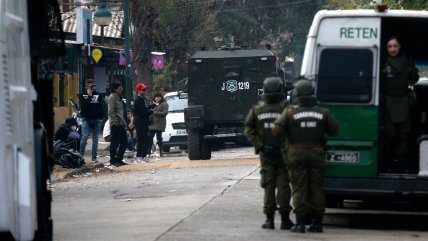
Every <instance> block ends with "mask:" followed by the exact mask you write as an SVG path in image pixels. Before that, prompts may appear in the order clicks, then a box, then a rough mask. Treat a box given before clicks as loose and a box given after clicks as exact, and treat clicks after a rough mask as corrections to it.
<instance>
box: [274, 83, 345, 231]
mask: <svg viewBox="0 0 428 241" xmlns="http://www.w3.org/2000/svg"><path fill="white" fill-rule="evenodd" d="M313 93H314V88H313V86H312V83H311V82H310V81H308V80H300V81H298V82H297V83H296V85H295V89H294V94H295V97H296V99H295V102H294V103H293V105H290V106H288V107H287V108H286V109H285V110H284V112H282V114H281V116H280V117H279V118H278V119H277V120H276V121H275V125H274V127H273V128H272V132H273V135H274V136H276V137H278V136H284V134H285V137H286V139H287V141H286V151H287V167H288V170H289V176H290V181H291V186H292V189H293V205H294V213H295V214H296V225H295V226H294V227H292V228H291V231H293V232H300V233H304V232H305V230H306V227H305V223H310V227H309V229H308V231H310V232H322V231H323V230H322V217H323V214H324V211H325V197H324V192H323V189H322V187H323V179H324V166H325V151H324V142H325V141H324V133H326V134H328V135H333V136H334V135H337V133H338V128H339V127H338V123H337V121H336V120H335V119H334V117H333V116H332V115H331V114H330V112H329V111H328V110H327V109H324V108H321V107H319V106H317V101H316V99H315V98H314V97H313V96H312V95H313Z"/></svg>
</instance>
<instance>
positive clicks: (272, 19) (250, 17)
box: [217, 0, 321, 59]
mask: <svg viewBox="0 0 428 241" xmlns="http://www.w3.org/2000/svg"><path fill="white" fill-rule="evenodd" d="M223 2H224V4H223V5H222V8H221V9H220V10H219V13H218V14H217V17H218V21H219V26H220V30H221V33H222V37H223V39H225V40H226V41H228V40H230V37H231V36H234V37H235V38H236V39H237V40H238V43H242V44H244V45H249V46H251V47H255V48H260V47H265V45H267V44H269V45H270V46H271V48H272V50H273V51H274V53H275V54H276V55H277V56H279V57H280V59H284V57H285V56H294V55H296V53H299V54H301V53H302V52H303V46H304V43H305V40H306V35H307V33H308V30H309V26H310V24H311V22H312V18H313V16H314V15H315V13H316V12H317V11H318V10H319V8H320V6H321V1H317V0H315V1H310V0H309V1H293V0H253V1H231V0H230V1H223Z"/></svg>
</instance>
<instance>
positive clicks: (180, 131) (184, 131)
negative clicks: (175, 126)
mask: <svg viewBox="0 0 428 241" xmlns="http://www.w3.org/2000/svg"><path fill="white" fill-rule="evenodd" d="M177 135H187V131H186V130H177Z"/></svg>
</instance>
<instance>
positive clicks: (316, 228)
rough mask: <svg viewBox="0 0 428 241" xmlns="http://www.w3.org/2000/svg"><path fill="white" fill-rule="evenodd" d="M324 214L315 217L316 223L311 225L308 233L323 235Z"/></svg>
mask: <svg viewBox="0 0 428 241" xmlns="http://www.w3.org/2000/svg"><path fill="white" fill-rule="evenodd" d="M322 218H323V215H322V214H318V215H315V216H314V222H313V223H312V224H311V225H309V228H308V232H311V233H322V232H323V230H322Z"/></svg>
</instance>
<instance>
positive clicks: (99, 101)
mask: <svg viewBox="0 0 428 241" xmlns="http://www.w3.org/2000/svg"><path fill="white" fill-rule="evenodd" d="M103 99H104V96H102V95H100V94H99V93H98V92H97V91H96V90H95V82H94V80H93V79H87V80H86V93H85V94H84V93H81V94H79V104H80V114H81V115H82V140H81V142H80V155H82V156H83V155H84V154H85V148H86V142H87V141H88V137H89V134H90V133H92V153H91V156H92V161H94V162H97V149H98V135H99V133H100V122H101V119H102V118H103V115H104V107H103Z"/></svg>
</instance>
